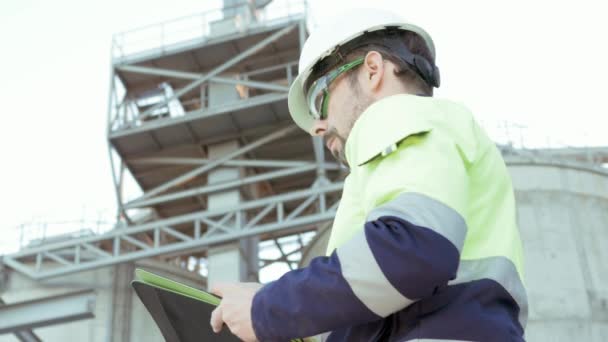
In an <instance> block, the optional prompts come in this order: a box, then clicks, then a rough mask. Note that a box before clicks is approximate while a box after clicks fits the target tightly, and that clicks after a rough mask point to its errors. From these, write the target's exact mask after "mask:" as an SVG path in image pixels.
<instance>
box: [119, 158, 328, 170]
mask: <svg viewBox="0 0 608 342" xmlns="http://www.w3.org/2000/svg"><path fill="white" fill-rule="evenodd" d="M211 162H213V159H206V158H175V157H150V158H135V159H129V160H128V163H129V164H140V165H205V164H209V163H211ZM306 165H315V164H313V163H311V162H309V161H304V160H302V161H296V160H272V159H255V160H248V159H235V160H229V161H227V162H226V163H224V166H231V167H257V168H281V167H298V166H306ZM321 166H322V167H323V168H324V169H325V170H338V169H339V168H340V166H339V165H338V164H337V163H327V162H324V163H322V165H321Z"/></svg>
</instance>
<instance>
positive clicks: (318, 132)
mask: <svg viewBox="0 0 608 342" xmlns="http://www.w3.org/2000/svg"><path fill="white" fill-rule="evenodd" d="M309 133H310V135H312V136H321V137H322V136H324V135H325V133H327V120H315V122H314V123H313V125H312V127H311V128H310V132H309Z"/></svg>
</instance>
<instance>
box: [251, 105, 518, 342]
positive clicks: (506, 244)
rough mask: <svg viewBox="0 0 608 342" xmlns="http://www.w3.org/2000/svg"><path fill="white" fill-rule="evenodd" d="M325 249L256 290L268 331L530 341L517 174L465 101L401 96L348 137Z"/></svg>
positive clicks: (264, 332) (272, 334)
mask: <svg viewBox="0 0 608 342" xmlns="http://www.w3.org/2000/svg"><path fill="white" fill-rule="evenodd" d="M345 148H346V150H345V153H346V158H347V161H348V163H349V166H350V173H349V175H348V177H347V178H346V180H345V184H344V190H343V194H342V199H341V202H340V206H339V208H338V211H337V214H336V217H335V220H334V224H333V227H332V231H331V236H330V239H329V246H328V250H327V252H328V253H327V256H322V257H318V258H315V259H313V261H312V262H311V264H310V265H309V266H308V267H306V268H304V269H300V270H295V271H291V272H288V273H286V274H285V275H284V276H283V277H281V278H280V279H279V280H277V281H275V282H272V283H270V284H268V285H266V286H265V287H263V288H262V289H261V290H260V291H259V292H258V293H257V294H256V296H255V297H254V301H253V308H252V319H253V326H254V330H255V332H256V335H257V336H258V338H259V339H260V340H261V341H284V340H288V339H289V338H293V337H305V336H312V335H316V334H319V333H322V332H330V334H329V336H328V337H327V338H328V341H407V340H433V341H437V340H448V341H449V340H466V341H522V340H523V335H524V328H525V325H526V319H527V312H528V310H527V297H526V291H525V287H524V282H523V256H522V245H521V240H520V236H519V231H518V228H517V223H516V213H515V199H514V194H513V187H512V184H511V180H510V177H509V175H508V173H507V169H506V166H505V163H504V161H503V159H502V156H501V155H500V152H499V151H498V149H497V147H496V145H495V144H494V143H493V142H492V141H491V140H490V139H489V138H488V136H487V135H486V134H485V133H484V131H483V130H482V129H481V128H480V127H479V125H478V124H477V123H476V122H475V120H474V118H473V116H472V114H471V112H470V111H469V110H468V109H467V108H466V107H465V106H463V105H461V104H459V103H456V102H453V101H449V100H443V99H436V98H432V97H422V96H415V95H406V94H400V95H394V96H390V97H387V98H384V99H382V100H380V101H377V102H375V103H373V104H372V105H371V106H370V107H369V108H368V109H367V110H366V111H365V112H364V113H363V114H362V115H361V116H360V118H359V119H358V120H357V121H356V122H355V125H354V127H353V129H352V131H351V133H350V135H349V137H348V139H347V142H346V146H345Z"/></svg>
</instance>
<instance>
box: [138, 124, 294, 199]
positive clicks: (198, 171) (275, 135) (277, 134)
mask: <svg viewBox="0 0 608 342" xmlns="http://www.w3.org/2000/svg"><path fill="white" fill-rule="evenodd" d="M295 128H296V127H295V125H291V126H288V127H285V128H283V129H281V130H279V131H277V132H274V133H272V134H269V135H267V136H265V137H263V138H261V139H258V140H256V141H254V142H252V143H251V144H249V145H246V146H243V147H241V148H239V149H238V150H236V151H234V152H231V153H228V154H226V155H225V156H223V157H221V158H218V159H215V160H214V161H213V162H210V163H209V164H207V165H203V166H201V167H197V168H196V169H194V170H191V171H188V172H186V173H184V174H182V175H181V176H179V177H177V178H175V179H172V180H170V181H168V182H166V183H163V184H161V185H159V186H157V187H155V188H154V189H151V190H149V191H147V192H146V193H145V194H143V195H142V196H140V197H139V198H137V199H136V200H134V201H137V200H142V199H146V198H150V197H152V196H154V195H157V194H159V193H161V192H163V191H166V190H168V189H170V188H172V187H174V186H176V185H179V184H182V183H184V182H187V181H188V180H190V179H192V178H194V177H196V176H198V175H200V174H202V173H204V172H207V171H210V170H213V169H214V168H216V167H218V166H220V165H222V164H223V163H225V162H227V161H228V160H231V159H234V158H235V157H238V156H240V155H243V154H245V153H247V152H249V151H251V150H253V149H256V148H258V147H259V146H262V145H264V144H266V143H268V142H271V141H273V140H276V139H278V138H281V137H283V136H285V135H287V134H288V133H290V132H291V131H293V130H295Z"/></svg>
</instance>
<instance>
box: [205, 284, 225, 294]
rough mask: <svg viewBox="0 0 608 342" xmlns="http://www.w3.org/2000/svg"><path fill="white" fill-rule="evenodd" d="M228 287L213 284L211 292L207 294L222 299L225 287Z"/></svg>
mask: <svg viewBox="0 0 608 342" xmlns="http://www.w3.org/2000/svg"><path fill="white" fill-rule="evenodd" d="M228 286H229V284H228V283H216V284H213V286H212V287H211V290H210V291H209V292H211V293H213V294H214V295H216V296H220V297H223V296H224V291H226V287H228Z"/></svg>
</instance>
